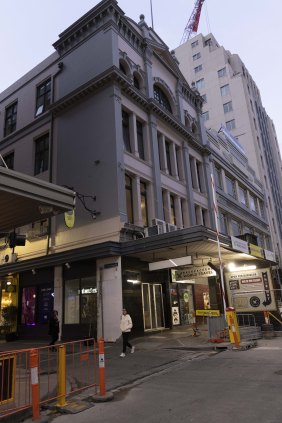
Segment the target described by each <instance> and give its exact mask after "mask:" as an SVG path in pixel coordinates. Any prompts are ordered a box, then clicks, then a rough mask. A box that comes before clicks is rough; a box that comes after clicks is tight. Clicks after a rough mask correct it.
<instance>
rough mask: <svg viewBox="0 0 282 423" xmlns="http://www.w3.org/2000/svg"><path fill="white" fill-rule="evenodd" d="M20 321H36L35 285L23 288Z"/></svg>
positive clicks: (32, 322)
mask: <svg viewBox="0 0 282 423" xmlns="http://www.w3.org/2000/svg"><path fill="white" fill-rule="evenodd" d="M21 323H22V324H24V325H35V323H36V287H35V286H29V287H26V288H23V293H22V315H21Z"/></svg>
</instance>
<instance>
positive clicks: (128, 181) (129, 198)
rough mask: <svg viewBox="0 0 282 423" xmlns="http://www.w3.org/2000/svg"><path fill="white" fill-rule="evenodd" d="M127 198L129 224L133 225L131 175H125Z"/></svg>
mask: <svg viewBox="0 0 282 423" xmlns="http://www.w3.org/2000/svg"><path fill="white" fill-rule="evenodd" d="M125 196H126V213H127V222H128V223H133V194H132V178H131V177H130V176H129V175H125Z"/></svg>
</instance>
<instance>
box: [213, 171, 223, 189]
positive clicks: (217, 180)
mask: <svg viewBox="0 0 282 423" xmlns="http://www.w3.org/2000/svg"><path fill="white" fill-rule="evenodd" d="M214 178H215V181H214V182H215V186H216V187H217V188H220V189H222V176H221V169H220V168H219V167H215V171H214Z"/></svg>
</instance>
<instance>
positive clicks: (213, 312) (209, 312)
mask: <svg viewBox="0 0 282 423" xmlns="http://www.w3.org/2000/svg"><path fill="white" fill-rule="evenodd" d="M196 316H206V317H218V316H220V311H219V310H209V309H207V310H196Z"/></svg>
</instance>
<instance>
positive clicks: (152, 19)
mask: <svg viewBox="0 0 282 423" xmlns="http://www.w3.org/2000/svg"><path fill="white" fill-rule="evenodd" d="M150 5H151V21H152V28H153V29H154V18H153V5H152V0H150Z"/></svg>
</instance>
